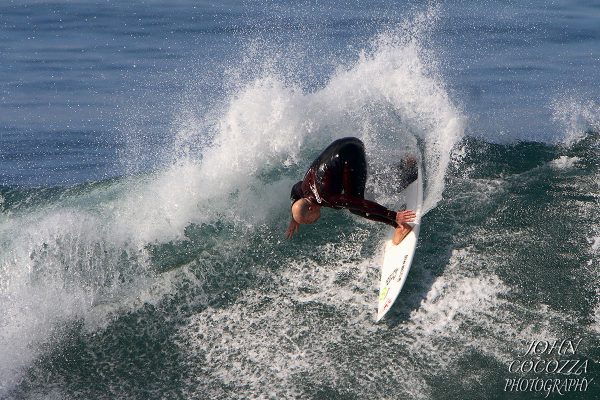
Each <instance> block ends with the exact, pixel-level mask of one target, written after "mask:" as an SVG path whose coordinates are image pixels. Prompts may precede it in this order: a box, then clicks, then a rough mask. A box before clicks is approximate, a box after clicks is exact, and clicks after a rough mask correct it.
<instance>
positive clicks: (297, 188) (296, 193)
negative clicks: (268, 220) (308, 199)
mask: <svg viewBox="0 0 600 400" xmlns="http://www.w3.org/2000/svg"><path fill="white" fill-rule="evenodd" d="M301 198H302V181H300V182H298V183H296V184H295V185H294V186H293V187H292V191H291V193H290V201H291V204H292V205H294V203H295V202H296V200H300V199H301Z"/></svg>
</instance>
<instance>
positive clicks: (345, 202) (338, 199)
mask: <svg viewBox="0 0 600 400" xmlns="http://www.w3.org/2000/svg"><path fill="white" fill-rule="evenodd" d="M327 201H328V203H329V204H331V206H333V207H342V208H347V209H348V210H350V211H352V212H353V213H355V214H359V215H362V216H363V217H365V218H368V219H370V220H373V221H378V222H384V223H386V224H388V225H391V226H393V227H394V228H396V227H397V226H398V224H397V223H396V212H395V211H392V210H389V209H387V208H385V207H384V206H382V205H381V204H378V203H375V202H374V201H370V200H365V199H363V198H360V197H357V196H351V195H348V194H338V195H330V196H329V197H328V198H327Z"/></svg>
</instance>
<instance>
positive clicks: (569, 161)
mask: <svg viewBox="0 0 600 400" xmlns="http://www.w3.org/2000/svg"><path fill="white" fill-rule="evenodd" d="M580 160H581V159H580V158H579V157H568V156H560V157H558V158H557V159H555V160H552V161H550V165H551V166H552V167H553V168H556V169H563V170H564V169H571V168H573V167H575V165H576V164H577V163H578V162H579V161H580Z"/></svg>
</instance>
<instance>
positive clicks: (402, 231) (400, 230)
mask: <svg viewBox="0 0 600 400" xmlns="http://www.w3.org/2000/svg"><path fill="white" fill-rule="evenodd" d="M410 231H412V227H411V226H410V225H408V224H406V223H403V224H400V226H398V227H397V228H396V230H395V231H394V237H393V238H392V243H393V244H394V245H398V244H400V242H401V241H402V240H403V239H404V238H405V237H406V235H408V234H409V233H410Z"/></svg>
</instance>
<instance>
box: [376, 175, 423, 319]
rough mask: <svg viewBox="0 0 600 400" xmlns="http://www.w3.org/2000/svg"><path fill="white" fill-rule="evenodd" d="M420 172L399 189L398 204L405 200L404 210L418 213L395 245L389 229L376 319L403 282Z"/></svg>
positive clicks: (411, 250) (415, 225) (419, 199)
mask: <svg viewBox="0 0 600 400" xmlns="http://www.w3.org/2000/svg"><path fill="white" fill-rule="evenodd" d="M421 175H422V174H421V168H420V167H419V171H418V176H417V179H416V180H415V181H414V182H412V183H411V184H410V185H408V187H406V189H404V190H403V191H402V198H401V203H400V205H402V204H406V209H407V210H414V211H415V212H416V214H417V215H416V218H415V221H414V222H411V223H409V225H411V226H412V230H411V231H410V232H409V234H408V235H407V236H406V237H405V238H404V239H403V240H402V242H400V244H398V245H397V246H394V244H392V236H393V233H394V231H392V233H391V234H390V236H389V238H388V239H387V240H386V241H385V244H384V245H385V248H384V255H383V266H382V268H381V282H380V283H379V306H378V309H377V321H379V320H381V318H383V317H384V316H385V314H387V312H388V311H389V310H390V309H391V308H392V305H393V304H394V302H395V301H396V298H397V297H398V294H399V293H400V290H402V286H404V282H405V281H406V277H407V276H408V271H409V270H410V265H411V263H412V260H413V256H414V255H415V249H416V247H417V239H418V238H419V228H420V225H421V211H422V208H423V179H422V177H421Z"/></svg>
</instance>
